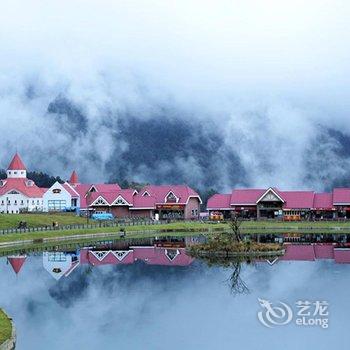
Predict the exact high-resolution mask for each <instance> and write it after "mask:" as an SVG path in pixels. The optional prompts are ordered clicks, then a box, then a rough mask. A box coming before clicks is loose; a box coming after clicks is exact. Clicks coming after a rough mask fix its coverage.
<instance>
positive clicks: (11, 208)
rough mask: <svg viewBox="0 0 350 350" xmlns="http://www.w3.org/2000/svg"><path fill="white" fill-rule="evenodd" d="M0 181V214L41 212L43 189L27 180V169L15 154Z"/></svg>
mask: <svg viewBox="0 0 350 350" xmlns="http://www.w3.org/2000/svg"><path fill="white" fill-rule="evenodd" d="M6 176H7V177H6V179H4V180H0V213H8V214H18V213H20V212H22V211H29V212H30V211H43V194H44V192H45V190H44V189H42V188H39V187H38V186H37V185H36V184H35V183H34V181H32V180H30V179H27V169H26V166H25V165H24V163H23V162H22V160H21V158H20V156H19V155H18V154H17V153H16V154H15V156H14V157H13V159H12V161H11V163H10V165H9V166H8V168H7V171H6Z"/></svg>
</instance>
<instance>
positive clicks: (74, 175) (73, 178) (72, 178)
mask: <svg viewBox="0 0 350 350" xmlns="http://www.w3.org/2000/svg"><path fill="white" fill-rule="evenodd" d="M69 183H70V184H71V185H75V184H77V183H79V179H78V174H77V172H76V171H75V170H73V172H72V175H71V176H70V179H69Z"/></svg>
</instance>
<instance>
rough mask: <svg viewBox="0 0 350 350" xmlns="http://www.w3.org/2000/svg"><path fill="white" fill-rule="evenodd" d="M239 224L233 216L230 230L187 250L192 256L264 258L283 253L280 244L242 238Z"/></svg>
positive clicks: (237, 219)
mask: <svg viewBox="0 0 350 350" xmlns="http://www.w3.org/2000/svg"><path fill="white" fill-rule="evenodd" d="M240 225H241V221H240V220H239V218H237V217H236V216H233V217H232V218H231V221H230V230H228V231H225V232H222V233H217V234H215V235H213V236H212V237H210V238H209V239H208V241H207V242H205V243H202V244H196V245H193V246H191V247H189V248H188V249H187V252H188V253H189V254H190V255H191V256H194V257H218V258H232V257H238V258H240V257H241V258H251V257H256V258H259V257H261V258H263V257H264V258H266V257H273V256H281V255H283V254H284V252H285V250H284V248H283V245H282V244H278V243H259V242H256V241H252V240H243V239H242V236H241V233H240Z"/></svg>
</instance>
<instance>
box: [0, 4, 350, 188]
mask: <svg viewBox="0 0 350 350" xmlns="http://www.w3.org/2000/svg"><path fill="white" fill-rule="evenodd" d="M349 10H350V4H349V3H348V1H316V0H315V1H313V0H311V1H308V2H306V3H305V2H304V1H283V2H278V1H272V0H269V1H252V0H248V1H243V0H242V1H237V0H235V1H223V0H221V1H215V2H213V1H194V0H189V1H181V0H180V1H167V2H164V1H158V0H155V1H143V0H138V1H107V0H102V1H96V0H94V1H91V0H90V1H74V2H71V1H66V0H63V1H50V2H45V1H39V0H37V1H34V0H29V1H26V2H23V1H7V0H5V1H2V3H1V5H0V45H1V55H0V119H1V123H0V135H1V137H0V147H1V149H2V152H1V154H0V167H6V165H7V164H8V162H9V160H10V157H11V155H12V153H14V151H15V150H16V149H17V150H18V151H19V152H20V153H21V154H22V157H23V158H24V160H25V161H26V163H27V165H28V167H30V168H31V169H32V170H44V171H47V172H50V173H52V174H55V175H60V176H62V177H63V178H67V177H68V176H69V173H70V171H71V170H72V169H73V168H76V169H77V170H78V172H79V173H80V174H82V178H83V179H84V180H86V181H87V180H89V181H102V180H104V181H106V180H109V179H111V178H117V179H129V180H136V181H144V182H157V183H164V182H169V181H173V182H187V183H189V184H191V185H193V186H195V187H196V188H204V187H215V188H216V189H218V190H229V189H231V188H232V187H237V186H269V185H274V186H280V187H281V188H284V189H288V188H297V187H302V188H311V187H312V188H315V189H319V190H323V189H326V188H328V187H330V186H332V185H333V184H334V183H336V184H346V181H348V180H347V173H348V169H349V161H350V150H349V145H350V138H349V137H350V126H349V123H347V121H348V113H349V107H350V106H349V103H350V102H349V101H350V99H349V89H348V85H349V79H350V78H349V77H350V74H349V73H350V72H349V71H350V69H349V58H350V57H349V56H350V55H349V54H350V50H349V35H350V34H349V33H350V24H349V21H348V18H349V15H350V11H349ZM140 123H143V124H140ZM137 125H142V126H143V129H142V130H139V131H140V133H139V134H137V135H136V136H135V134H134V138H135V139H132V136H130V134H131V135H132V134H133V130H134V128H135V126H137ZM159 125H161V128H160V129H159V130H158V129H155V128H157V127H159ZM176 125H180V126H181V127H179V128H177V126H176ZM186 132H187V133H188V134H186ZM147 134H149V135H152V139H151V140H149V139H147V138H146V137H145V138H144V137H143V136H144V135H147ZM126 135H128V137H126ZM174 135H176V136H178V142H175V141H174V142H173V141H172V137H173V136H174ZM184 135H186V137H185V136H184ZM169 140H170V141H171V142H168V141H169ZM150 143H152V144H154V145H152V151H150V148H149V147H150ZM198 148H200V151H198ZM135 155H139V156H140V158H142V159H141V160H140V159H138V158H137V157H136V156H135ZM135 157H136V159H135ZM154 158H155V159H156V160H157V162H155V161H154ZM214 172H215V174H213V173H214ZM208 174H210V175H208Z"/></svg>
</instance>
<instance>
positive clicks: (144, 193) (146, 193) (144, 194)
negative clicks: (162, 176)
mask: <svg viewBox="0 0 350 350" xmlns="http://www.w3.org/2000/svg"><path fill="white" fill-rule="evenodd" d="M142 197H150V194H149V193H148V192H147V191H145V192H143V195H142Z"/></svg>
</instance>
